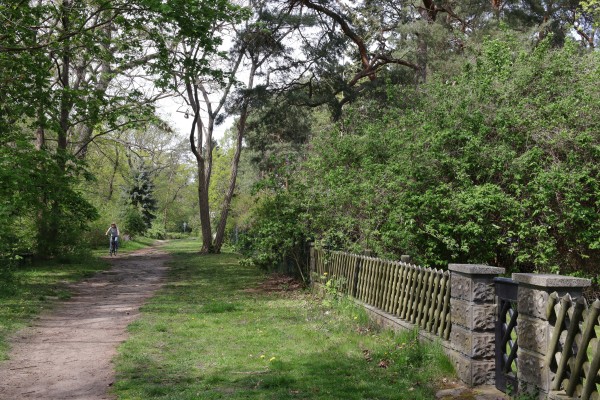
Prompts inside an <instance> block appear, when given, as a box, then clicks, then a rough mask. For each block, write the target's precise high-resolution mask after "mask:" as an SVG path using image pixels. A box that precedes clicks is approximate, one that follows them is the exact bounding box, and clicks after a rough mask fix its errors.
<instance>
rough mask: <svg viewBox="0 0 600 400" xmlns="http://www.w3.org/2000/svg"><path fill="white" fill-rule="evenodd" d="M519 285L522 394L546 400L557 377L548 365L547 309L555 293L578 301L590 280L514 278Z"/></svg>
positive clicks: (543, 276)
mask: <svg viewBox="0 0 600 400" xmlns="http://www.w3.org/2000/svg"><path fill="white" fill-rule="evenodd" d="M512 278H513V280H514V281H516V282H517V283H518V284H519V292H518V296H517V311H518V312H519V320H518V324H517V337H518V342H519V349H518V350H517V369H518V377H517V378H518V380H519V392H520V393H538V395H539V396H540V398H546V397H547V395H548V392H549V390H550V383H551V382H552V378H553V373H552V371H550V369H549V368H548V367H547V366H546V365H544V358H545V357H546V352H547V350H548V344H549V341H550V335H551V333H552V332H551V330H550V324H549V322H548V319H547V317H546V306H547V304H548V297H549V296H550V294H551V293H553V292H557V293H558V295H559V296H564V295H565V294H567V293H569V294H570V295H571V297H573V298H577V297H580V296H581V295H582V291H583V289H584V288H585V287H587V286H589V285H590V284H591V281H590V280H589V279H584V278H573V277H570V276H561V275H550V274H522V273H515V274H512Z"/></svg>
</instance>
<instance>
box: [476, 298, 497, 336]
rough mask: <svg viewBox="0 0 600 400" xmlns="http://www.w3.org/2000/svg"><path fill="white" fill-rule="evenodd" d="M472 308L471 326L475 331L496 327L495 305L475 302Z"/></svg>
mask: <svg viewBox="0 0 600 400" xmlns="http://www.w3.org/2000/svg"><path fill="white" fill-rule="evenodd" d="M472 309H473V314H472V320H471V321H472V322H471V328H472V329H473V330H474V331H477V332H481V331H494V329H495V327H496V305H495V304H484V305H480V304H475V305H473V307H472Z"/></svg>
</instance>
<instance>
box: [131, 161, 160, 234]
mask: <svg viewBox="0 0 600 400" xmlns="http://www.w3.org/2000/svg"><path fill="white" fill-rule="evenodd" d="M131 173H132V177H131V180H130V182H129V183H128V186H127V187H126V188H125V192H126V193H125V195H126V197H127V204H128V205H129V206H130V207H129V208H135V209H137V210H138V211H139V215H140V216H141V217H142V220H143V222H144V224H145V226H146V227H145V229H144V230H142V231H139V228H138V227H137V226H136V224H135V223H133V222H132V221H131V220H130V221H129V222H128V223H129V224H130V225H128V226H130V228H132V229H135V232H136V233H143V232H145V231H146V229H148V228H150V227H151V226H152V220H154V218H156V215H155V214H154V213H155V211H156V209H157V205H156V198H155V197H154V183H153V182H152V179H151V177H150V173H149V172H148V170H147V167H146V166H145V165H144V162H143V160H142V161H140V163H139V165H138V166H136V167H134V168H133V169H132V171H131ZM127 213H130V210H128V211H127Z"/></svg>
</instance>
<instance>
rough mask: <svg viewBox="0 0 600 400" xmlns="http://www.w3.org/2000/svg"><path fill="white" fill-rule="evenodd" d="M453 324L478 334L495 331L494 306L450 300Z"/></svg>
mask: <svg viewBox="0 0 600 400" xmlns="http://www.w3.org/2000/svg"><path fill="white" fill-rule="evenodd" d="M450 312H451V315H452V324H453V325H460V326H462V327H465V328H468V329H470V330H473V331H477V332H485V331H493V330H494V328H495V323H496V306H495V305H494V304H475V303H472V302H469V301H466V300H461V299H450Z"/></svg>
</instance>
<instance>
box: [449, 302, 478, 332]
mask: <svg viewBox="0 0 600 400" xmlns="http://www.w3.org/2000/svg"><path fill="white" fill-rule="evenodd" d="M472 311H473V304H472V303H471V302H469V301H466V300H461V299H453V298H451V299H450V315H451V316H452V325H454V326H456V325H460V326H463V327H465V328H471V321H472V319H473V318H472Z"/></svg>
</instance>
